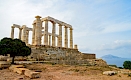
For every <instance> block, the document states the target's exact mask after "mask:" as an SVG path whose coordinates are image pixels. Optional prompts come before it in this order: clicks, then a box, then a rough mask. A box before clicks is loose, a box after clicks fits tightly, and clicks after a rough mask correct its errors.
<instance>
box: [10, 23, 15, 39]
mask: <svg viewBox="0 0 131 80" xmlns="http://www.w3.org/2000/svg"><path fill="white" fill-rule="evenodd" d="M14 28H15V27H14V26H12V27H11V38H12V39H14Z"/></svg>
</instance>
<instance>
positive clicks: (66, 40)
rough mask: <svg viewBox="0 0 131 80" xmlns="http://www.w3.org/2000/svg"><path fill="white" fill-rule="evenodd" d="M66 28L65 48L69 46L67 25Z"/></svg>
mask: <svg viewBox="0 0 131 80" xmlns="http://www.w3.org/2000/svg"><path fill="white" fill-rule="evenodd" d="M64 28H65V45H64V47H65V48H68V30H67V28H68V27H67V26H65V27H64Z"/></svg>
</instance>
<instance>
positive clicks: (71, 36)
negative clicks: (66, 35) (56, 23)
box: [70, 28, 73, 48]
mask: <svg viewBox="0 0 131 80" xmlns="http://www.w3.org/2000/svg"><path fill="white" fill-rule="evenodd" d="M72 31H73V28H70V48H73V32H72Z"/></svg>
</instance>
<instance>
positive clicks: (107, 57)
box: [101, 54, 121, 59]
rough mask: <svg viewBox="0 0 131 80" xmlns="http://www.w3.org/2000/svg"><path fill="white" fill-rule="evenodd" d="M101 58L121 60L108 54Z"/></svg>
mask: <svg viewBox="0 0 131 80" xmlns="http://www.w3.org/2000/svg"><path fill="white" fill-rule="evenodd" d="M101 58H105V59H114V58H115V59H116V58H121V57H118V56H114V55H111V54H108V55H104V56H102V57H101Z"/></svg>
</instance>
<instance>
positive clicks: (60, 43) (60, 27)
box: [58, 24, 62, 47]
mask: <svg viewBox="0 0 131 80" xmlns="http://www.w3.org/2000/svg"><path fill="white" fill-rule="evenodd" d="M58 42H59V45H58V46H59V47H62V25H60V24H59V40H58Z"/></svg>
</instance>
